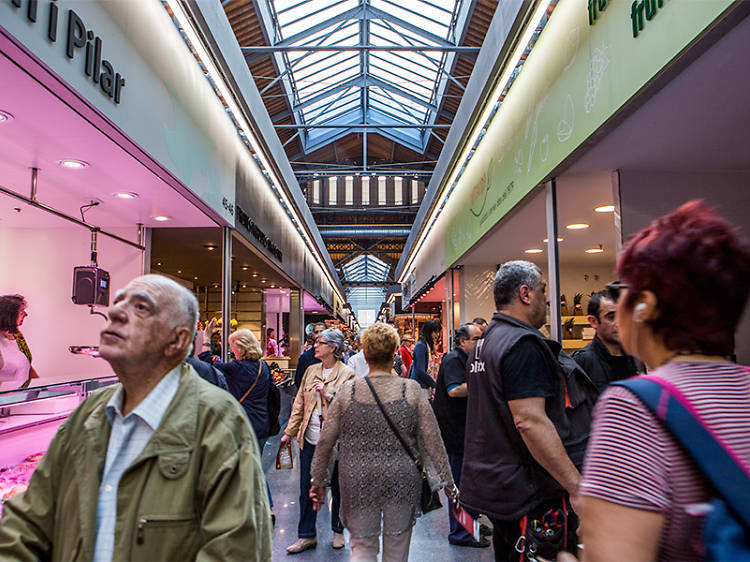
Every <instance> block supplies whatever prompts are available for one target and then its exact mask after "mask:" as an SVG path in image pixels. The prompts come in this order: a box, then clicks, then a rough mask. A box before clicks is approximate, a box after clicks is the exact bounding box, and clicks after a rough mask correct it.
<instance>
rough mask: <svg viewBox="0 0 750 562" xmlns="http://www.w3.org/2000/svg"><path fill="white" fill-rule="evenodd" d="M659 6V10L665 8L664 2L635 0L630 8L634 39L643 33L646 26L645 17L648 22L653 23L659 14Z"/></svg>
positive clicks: (662, 0)
mask: <svg viewBox="0 0 750 562" xmlns="http://www.w3.org/2000/svg"><path fill="white" fill-rule="evenodd" d="M657 6H658V7H659V8H663V7H664V0H640V2H639V1H638V0H634V1H633V4H632V5H631V6H630V20H631V22H632V23H633V37H638V34H639V33H640V32H641V31H643V26H644V25H645V22H644V18H643V16H644V15H645V16H646V20H647V21H651V20H652V19H653V18H654V16H655V15H656V13H657V11H658V10H657Z"/></svg>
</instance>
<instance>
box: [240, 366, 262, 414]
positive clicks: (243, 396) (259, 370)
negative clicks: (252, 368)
mask: <svg viewBox="0 0 750 562" xmlns="http://www.w3.org/2000/svg"><path fill="white" fill-rule="evenodd" d="M262 372H263V361H261V362H260V363H258V374H257V375H255V381H254V382H253V384H251V385H250V388H248V389H247V392H246V393H245V394H243V395H242V398H240V404H242V403H243V402H244V401H245V398H247V397H248V395H249V394H250V393H251V392H252V391H253V389H254V388H255V385H256V384H258V379H260V375H261V374H262Z"/></svg>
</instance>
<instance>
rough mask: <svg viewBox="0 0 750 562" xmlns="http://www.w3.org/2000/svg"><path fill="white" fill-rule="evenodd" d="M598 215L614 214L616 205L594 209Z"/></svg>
mask: <svg viewBox="0 0 750 562" xmlns="http://www.w3.org/2000/svg"><path fill="white" fill-rule="evenodd" d="M594 211H596V212H597V213H614V212H615V206H614V205H601V206H599V207H597V208H595V209H594Z"/></svg>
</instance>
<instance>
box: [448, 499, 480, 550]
mask: <svg viewBox="0 0 750 562" xmlns="http://www.w3.org/2000/svg"><path fill="white" fill-rule="evenodd" d="M453 517H455V518H456V521H458V523H459V524H460V525H461V526H462V527H463V528H464V529H466V530H467V531H468V532H469V533H470V534H471V536H472V537H473V538H474V540H475V541H477V542H478V541H479V540H480V538H481V537H480V536H479V521H477V520H476V519H474V518H473V517H472V516H471V515H470V514H469V512H468V511H466V510H465V509H464V508H463V507H461V505H460V504H453Z"/></svg>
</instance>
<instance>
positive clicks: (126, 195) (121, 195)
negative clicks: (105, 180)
mask: <svg viewBox="0 0 750 562" xmlns="http://www.w3.org/2000/svg"><path fill="white" fill-rule="evenodd" d="M112 196H113V197H117V198H118V199H135V198H136V197H138V194H137V193H134V192H132V191H118V192H117V193H113V194H112Z"/></svg>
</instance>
